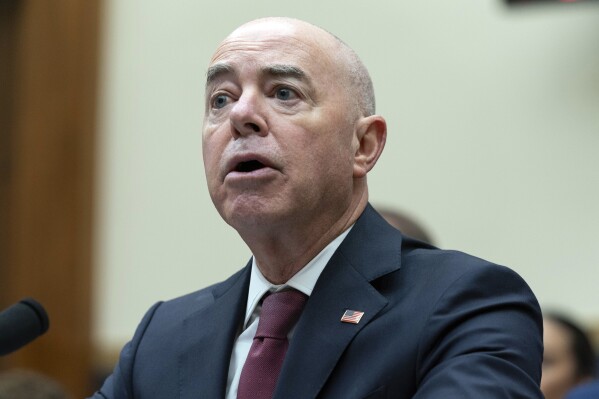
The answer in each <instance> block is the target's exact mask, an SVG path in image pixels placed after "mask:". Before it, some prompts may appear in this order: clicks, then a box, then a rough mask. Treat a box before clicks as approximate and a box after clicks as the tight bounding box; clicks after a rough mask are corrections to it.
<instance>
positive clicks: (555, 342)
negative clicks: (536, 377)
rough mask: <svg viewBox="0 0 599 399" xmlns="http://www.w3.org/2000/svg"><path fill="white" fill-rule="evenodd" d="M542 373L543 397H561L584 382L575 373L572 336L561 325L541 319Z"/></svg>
mask: <svg viewBox="0 0 599 399" xmlns="http://www.w3.org/2000/svg"><path fill="white" fill-rule="evenodd" d="M543 330H544V331H543V343H544V347H545V351H544V354H543V374H542V377H541V391H542V392H543V394H544V395H545V399H563V398H564V397H565V396H566V393H567V392H568V391H570V390H571V389H572V388H574V387H575V386H577V385H579V384H581V383H583V382H585V380H586V379H585V378H581V377H579V376H578V375H577V373H576V360H575V359H574V354H573V353H572V338H571V337H570V334H569V333H568V330H566V329H565V328H564V327H563V326H561V325H560V324H558V323H556V322H554V321H552V320H544V321H543Z"/></svg>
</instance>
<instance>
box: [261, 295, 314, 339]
mask: <svg viewBox="0 0 599 399" xmlns="http://www.w3.org/2000/svg"><path fill="white" fill-rule="evenodd" d="M307 300H308V297H307V296H306V295H304V294H302V293H301V292H299V291H297V290H289V291H279V292H274V293H272V294H270V295H267V296H266V298H264V301H263V302H262V310H261V311H260V321H259V322H258V331H257V332H256V337H262V338H266V337H268V338H278V339H286V338H287V334H288V333H289V331H290V330H291V328H292V327H293V326H294V325H295V323H296V322H297V320H298V319H299V316H300V314H301V313H302V310H303V309H304V305H305V304H306V301H307Z"/></svg>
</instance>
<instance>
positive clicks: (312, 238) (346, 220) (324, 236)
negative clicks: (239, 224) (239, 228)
mask: <svg viewBox="0 0 599 399" xmlns="http://www.w3.org/2000/svg"><path fill="white" fill-rule="evenodd" d="M367 202H368V195H367V193H366V192H365V193H363V194H362V195H360V196H359V197H357V198H356V199H355V200H354V201H352V202H351V204H350V206H349V207H348V208H346V210H345V211H344V212H343V213H342V214H341V215H337V216H335V215H334V214H333V215H332V216H328V217H325V216H321V217H320V218H319V220H317V221H313V222H312V223H307V224H301V223H292V222H290V223H284V224H283V225H284V227H283V228H282V229H278V228H270V229H262V230H263V231H260V232H258V233H256V231H255V230H254V231H252V232H251V234H242V232H240V233H239V234H240V235H241V237H242V238H243V240H244V241H245V242H246V244H247V245H248V247H250V249H251V251H252V253H253V254H254V257H255V258H256V262H257V264H258V266H259V268H260V271H261V272H262V274H263V275H264V277H265V278H266V279H267V280H268V281H270V282H271V283H273V284H284V283H286V282H287V281H289V279H290V278H291V277H293V276H294V275H295V274H296V273H297V272H299V271H300V270H301V269H302V268H303V267H304V266H306V265H307V264H308V263H309V262H310V261H311V260H312V259H313V258H314V257H315V256H316V255H318V254H319V253H320V252H321V251H322V250H323V249H324V248H325V247H326V246H327V245H328V244H329V243H330V242H331V241H333V240H334V239H335V238H336V237H338V236H339V235H340V234H341V233H343V232H344V231H345V230H347V229H348V228H349V227H350V226H351V225H352V224H354V223H355V222H356V220H357V219H358V217H359V216H360V215H361V214H362V212H363V211H364V208H365V207H366V204H367Z"/></svg>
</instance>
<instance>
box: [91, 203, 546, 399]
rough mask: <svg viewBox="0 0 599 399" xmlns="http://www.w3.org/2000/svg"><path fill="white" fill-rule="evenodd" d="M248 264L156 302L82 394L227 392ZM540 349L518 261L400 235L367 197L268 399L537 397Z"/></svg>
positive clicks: (180, 397) (179, 398) (183, 396)
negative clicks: (512, 264) (92, 390)
mask: <svg viewBox="0 0 599 399" xmlns="http://www.w3.org/2000/svg"><path fill="white" fill-rule="evenodd" d="M250 269H251V267H250V264H248V265H247V266H246V267H245V268H244V269H242V270H241V271H239V272H238V273H236V274H235V275H233V276H232V277H230V278H229V279H227V280H226V281H224V282H222V283H219V284H216V285H213V286H211V287H208V288H205V289H203V290H200V291H198V292H195V293H192V294H189V295H186V296H183V297H180V298H177V299H174V300H170V301H166V302H161V303H158V304H156V305H154V307H152V308H151V309H150V310H149V311H148V312H147V314H146V315H145V317H144V319H143V320H142V321H141V323H140V325H139V327H138V329H137V331H136V333H135V336H134V337H133V339H132V340H131V342H129V343H128V344H127V345H126V346H125V348H124V349H123V351H122V353H121V357H120V360H119V363H118V365H117V366H116V368H115V370H114V372H113V374H112V375H111V376H110V377H109V378H108V379H107V380H106V382H105V384H104V386H103V387H102V388H101V389H100V391H98V392H97V393H96V394H95V395H94V396H93V398H94V399H101V398H110V399H125V398H128V399H133V398H135V399H192V398H194V399H197V398H208V399H211V398H224V395H225V390H226V383H227V375H228V369H229V361H230V355H231V352H232V349H233V344H234V341H235V338H236V337H237V335H238V334H239V333H240V328H241V324H242V321H243V318H244V313H245V307H246V299H247V291H248V285H249V276H250ZM346 309H351V310H358V311H362V312H364V316H363V317H362V319H361V321H360V322H359V324H348V323H342V322H341V321H340V319H341V316H342V315H343V313H344V311H345V310H346ZM541 360H542V321H541V312H540V310H539V306H538V303H537V301H536V299H535V297H534V295H533V294H532V292H531V291H530V289H529V288H528V286H527V285H526V283H525V282H524V281H523V280H522V279H521V278H520V277H519V276H518V275H517V274H516V273H515V272H513V271H512V270H510V269H508V268H505V267H502V266H497V265H494V264H491V263H488V262H486V261H484V260H481V259H478V258H475V257H472V256H469V255H466V254H463V253H460V252H455V251H445V250H440V249H437V248H434V247H431V246H429V245H426V244H423V243H421V242H418V241H414V240H412V239H409V238H407V237H405V236H402V235H401V234H400V233H399V232H398V231H397V230H395V229H394V228H392V227H391V226H389V225H388V224H387V223H386V222H385V221H384V220H383V219H382V218H381V217H380V216H379V215H378V214H377V213H376V211H374V209H372V207H370V206H368V207H367V208H366V210H365V211H364V213H363V214H362V216H361V217H360V218H359V219H358V221H357V222H356V224H355V226H354V228H353V229H352V230H351V232H350V233H349V234H348V236H347V237H346V238H345V240H344V241H343V243H342V244H341V246H340V247H339V248H338V249H337V251H336V252H335V254H334V255H333V257H332V258H331V260H330V261H329V263H328V264H327V266H326V268H325V269H324V271H323V272H322V274H321V276H320V278H319V279H318V281H317V283H316V286H315V287H314V291H313V292H312V295H311V296H310V298H309V300H308V302H307V304H306V307H305V309H304V312H303V313H302V316H301V317H300V320H299V321H298V324H297V327H296V330H295V332H294V336H293V339H292V340H291V343H290V346H289V350H288V353H287V356H286V358H285V363H284V365H283V369H282V371H281V375H280V378H279V382H278V384H277V389H276V392H275V395H274V397H275V398H278V399H309V398H338V399H354V398H356V399H359V398H370V399H374V398H420V399H422V398H427V399H431V398H441V399H467V398H472V399H493V398H522V399H535V398H542V395H541V393H540V391H539V388H538V386H539V381H540V377H541Z"/></svg>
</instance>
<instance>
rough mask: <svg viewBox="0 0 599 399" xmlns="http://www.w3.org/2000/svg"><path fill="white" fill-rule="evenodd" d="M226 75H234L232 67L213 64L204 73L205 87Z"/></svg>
mask: <svg viewBox="0 0 599 399" xmlns="http://www.w3.org/2000/svg"><path fill="white" fill-rule="evenodd" d="M228 73H234V69H233V67H232V66H230V65H228V64H214V65H212V66H211V67H210V68H208V71H207V72H206V86H208V85H210V83H212V82H213V81H215V80H216V79H217V78H218V77H219V76H222V75H226V74H228Z"/></svg>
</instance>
